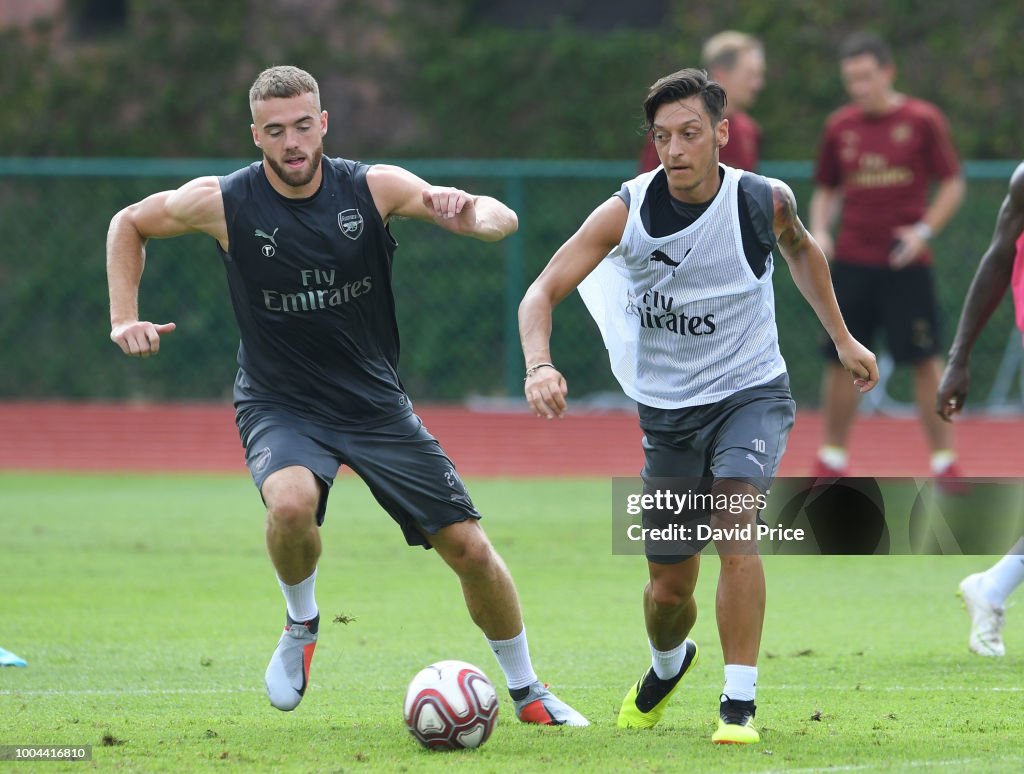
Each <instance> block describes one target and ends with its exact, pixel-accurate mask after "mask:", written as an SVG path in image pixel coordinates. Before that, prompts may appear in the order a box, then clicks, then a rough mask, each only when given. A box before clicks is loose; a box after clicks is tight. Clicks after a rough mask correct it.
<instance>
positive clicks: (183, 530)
mask: <svg viewBox="0 0 1024 774" xmlns="http://www.w3.org/2000/svg"><path fill="white" fill-rule="evenodd" d="M469 486H470V491H471V492H472V493H473V496H474V499H475V501H476V503H477V506H478V507H479V508H480V509H481V511H482V512H483V513H484V514H485V522H484V523H485V525H486V527H487V529H488V532H489V534H490V536H491V538H492V540H493V542H494V543H495V545H496V546H497V547H498V550H499V551H500V552H501V553H502V554H503V556H504V557H505V559H506V561H507V563H508V564H509V566H510V568H511V570H512V572H513V574H514V576H515V578H516V581H517V584H518V587H519V592H520V595H521V597H522V602H523V607H524V611H525V615H526V620H527V627H528V632H529V636H530V642H531V646H532V650H533V655H534V662H535V665H536V667H537V671H538V673H539V674H540V675H541V677H542V679H545V680H547V681H549V682H550V683H551V685H552V688H553V689H554V690H555V691H556V692H557V693H559V694H560V695H561V696H562V697H563V698H565V699H566V700H568V701H570V702H571V703H572V704H574V706H576V707H577V708H578V709H579V710H580V711H582V712H583V713H584V714H586V715H587V716H588V717H589V718H590V719H591V721H592V723H593V725H592V726H591V727H590V728H586V729H558V728H537V727H526V726H522V725H520V724H519V723H518V722H516V721H515V720H514V714H513V712H512V705H511V701H510V700H508V698H507V694H505V692H504V690H501V691H499V693H500V694H501V695H502V705H501V718H500V721H499V724H498V727H497V729H496V730H495V733H494V735H493V736H492V738H491V740H490V741H488V742H487V744H486V745H485V746H484V747H482V748H481V749H479V750H476V751H464V752H458V753H431V752H427V751H425V750H422V749H420V747H419V746H418V745H417V744H416V743H415V742H414V741H413V740H412V738H411V737H410V736H409V734H408V733H407V732H406V730H405V727H404V724H403V721H402V712H401V705H402V698H403V695H404V691H405V686H406V684H407V683H408V681H409V680H410V679H411V678H412V676H413V675H414V674H415V673H416V672H417V671H418V670H419V669H420V668H422V667H423V666H425V665H426V664H428V663H430V662H432V661H435V660H439V659H444V658H457V659H462V660H466V661H470V662H472V663H475V664H477V665H479V666H480V667H482V668H483V669H484V670H485V671H486V672H487V673H488V674H489V675H490V676H491V678H492V679H494V680H495V682H496V683H497V684H498V685H499V687H503V685H504V683H503V681H502V680H501V674H500V670H499V669H498V667H497V664H496V663H495V662H494V660H493V656H492V655H491V654H490V652H489V650H488V648H487V646H486V644H485V643H484V641H483V640H482V638H481V637H480V635H479V634H478V632H477V630H476V629H475V628H474V627H473V625H472V624H471V622H470V621H469V618H468V615H467V614H466V612H465V610H464V608H463V606H462V601H461V595H460V593H459V589H458V585H457V583H456V581H455V578H454V576H453V575H451V573H450V572H449V571H448V570H447V568H445V567H444V566H443V565H442V563H441V562H440V561H439V560H438V559H437V557H436V556H434V555H433V554H432V553H431V552H426V551H423V550H420V549H410V548H407V547H405V544H404V541H403V540H402V537H401V533H400V531H399V530H398V529H397V528H396V527H394V526H393V524H392V523H391V521H390V519H389V518H388V517H387V516H386V515H385V514H384V513H383V512H382V511H380V509H379V508H378V507H377V505H376V503H375V502H374V501H373V500H372V498H371V497H370V495H369V494H368V493H367V492H366V490H365V489H364V487H363V486H362V484H361V483H359V482H358V481H356V480H354V479H352V478H344V479H342V480H340V481H339V483H338V484H337V485H336V487H335V489H334V492H333V494H332V497H331V501H330V506H329V509H328V517H327V522H326V524H325V527H324V545H325V550H324V556H323V558H322V560H321V564H320V575H319V580H318V600H319V603H320V607H321V613H322V617H323V622H322V623H321V629H320V631H321V636H320V642H319V646H318V648H317V656H316V660H315V662H314V665H313V674H312V680H311V687H310V690H309V692H308V693H307V695H306V698H305V700H304V702H303V704H302V705H301V706H300V707H299V708H298V710H296V711H295V712H293V713H287V714H286V713H280V712H278V711H276V710H274V709H273V708H271V707H270V705H269V704H268V702H267V699H266V696H265V695H264V692H263V670H264V668H265V667H266V662H267V660H268V659H269V657H270V653H271V651H272V650H273V647H274V644H275V643H276V640H277V637H278V634H279V631H280V627H281V625H282V623H283V615H284V612H283V608H284V604H283V600H282V598H281V594H280V591H279V590H278V588H277V584H276V581H275V579H274V575H273V572H272V569H271V566H270V564H269V561H268V560H267V558H266V556H265V552H264V547H263V534H262V533H263V515H262V509H261V505H260V501H259V497H258V495H257V494H256V491H255V489H254V488H253V487H252V485H251V483H250V482H249V480H248V479H247V478H245V477H243V476H235V477H230V476H229V477H225V476H171V475H167V476H157V475H152V476H143V475H131V476H128V475H124V476H99V475H42V474H39V475H28V474H25V475H14V474H0V646H2V647H4V648H7V649H8V650H11V651H13V652H15V653H17V654H18V655H20V656H22V657H24V658H25V659H26V660H27V661H28V662H29V666H28V668H26V669H19V668H3V669H0V745H4V744H40V745H42V744H46V745H53V744H59V745H83V744H91V745H92V746H93V762H92V763H85V764H75V768H76V770H77V768H81V767H90V766H91V767H92V768H95V769H98V770H115V769H116V770H128V771H144V772H158V771H170V772H181V771H206V770H220V769H226V768H237V769H240V770H258V771H275V772H278V771H280V772H286V771H289V772H290V771H296V772H320V771H409V772H412V771H417V772H418V771H433V770H445V771H449V770H461V771H469V772H477V771H487V772H490V771H493V772H519V771H524V772H526V771H546V772H549V771H561V770H579V771H594V772H603V771H623V770H630V771H637V772H672V771H686V772H702V771H728V772H731V771H807V770H819V769H830V768H831V769H835V770H839V771H893V770H895V771H899V770H914V771H921V770H924V771H932V770H941V771H950V772H953V771H985V772H999V771H1007V772H1010V771H1014V772H1016V771H1020V770H1022V768H1024V749H1022V745H1021V742H1022V741H1024V722H1022V713H1021V707H1022V705H1024V702H1022V699H1024V679H1022V676H1024V668H1022V667H1024V608H1020V607H1018V608H1017V609H1011V610H1010V612H1009V616H1008V622H1007V626H1006V630H1005V638H1006V641H1007V646H1008V649H1009V651H1010V655H1009V656H1007V657H1006V658H1005V659H1001V660H998V659H997V660H985V659H981V658H979V657H976V656H972V655H970V654H969V653H968V652H967V617H966V615H965V613H964V612H963V610H962V608H961V607H960V604H959V602H958V600H956V598H955V597H954V591H955V589H956V585H957V583H958V582H959V580H960V579H961V578H962V577H963V576H964V575H966V574H967V573H969V572H973V571H975V570H977V569H981V568H983V567H985V566H987V565H988V563H989V560H988V559H985V558H980V557H963V556H958V557H934V556H924V557H916V556H904V557H888V556H881V557H813V556H771V557H767V558H766V560H765V564H766V570H767V575H768V619H767V623H766V629H765V634H764V640H763V645H762V660H761V663H760V676H759V688H758V718H757V720H758V726H759V728H760V729H761V736H762V743H761V744H760V745H756V746H751V747H747V748H734V747H724V748H722V747H717V746H714V745H712V744H711V743H710V735H711V732H712V730H713V729H714V725H715V717H716V714H717V707H718V691H719V690H720V688H721V683H722V658H721V651H720V649H719V647H718V637H717V631H716V629H715V623H714V615H713V599H714V588H715V576H716V574H717V563H718V562H717V559H715V558H714V557H708V558H707V559H706V560H705V562H704V567H703V570H704V577H703V578H702V580H701V584H700V587H699V590H698V604H699V605H700V609H701V613H700V616H699V619H698V622H697V626H696V629H695V631H694V635H693V636H694V637H695V639H697V641H698V642H699V643H700V644H701V646H702V656H701V662H700V664H699V665H698V667H697V668H696V670H695V671H694V672H693V674H692V675H691V676H690V677H688V678H687V683H686V685H685V687H684V689H683V690H682V691H681V692H680V693H679V694H678V698H677V700H676V702H675V703H674V705H673V706H671V707H670V709H669V711H668V713H667V715H666V718H665V721H664V722H663V724H662V725H661V726H659V727H658V728H656V729H654V730H651V731H646V732H641V731H628V732H627V731H623V730H619V729H617V728H616V727H615V716H616V712H617V709H618V705H619V702H620V701H621V698H622V695H623V694H624V692H625V691H626V689H627V687H628V686H629V684H630V683H631V682H632V681H633V680H635V679H636V678H637V677H638V676H639V674H640V673H641V671H642V670H643V669H644V668H645V665H646V664H647V662H648V658H649V655H648V651H647V644H646V639H645V636H644V632H643V625H642V619H641V615H640V607H639V600H640V590H641V587H642V586H643V583H644V581H645V574H646V573H645V568H644V562H643V560H642V559H641V558H640V557H630V556H613V555H612V554H611V529H610V497H611V484H610V482H609V481H606V480H598V479H590V480H557V481H556V480H476V481H470V482H469ZM1019 593H1020V592H1018V594H1019ZM339 616H345V617H350V618H353V619H354V620H353V621H351V622H350V623H348V624H342V623H333V622H332V621H333V619H334V618H336V617H339ZM0 768H2V769H4V770H7V769H8V768H10V769H11V770H17V771H21V770H22V769H24V770H34V769H40V770H46V771H59V770H63V769H67V768H72V766H71V765H70V764H63V763H54V762H45V763H35V764H32V763H22V764H18V765H17V766H15V765H14V764H3V763H0Z"/></svg>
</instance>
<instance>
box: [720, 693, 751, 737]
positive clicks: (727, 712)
mask: <svg viewBox="0 0 1024 774" xmlns="http://www.w3.org/2000/svg"><path fill="white" fill-rule="evenodd" d="M756 712H757V707H756V706H755V705H754V702H752V701H736V700H735V699H730V698H729V697H728V696H726V695H725V694H722V705H721V708H720V709H719V711H718V730H716V731H715V733H713V734H712V735H711V741H712V742H714V743H715V744H754V743H755V742H760V741H761V735H760V734H758V733H757V729H756V728H754V726H753V723H752V722H751V721H753V719H754V713H756Z"/></svg>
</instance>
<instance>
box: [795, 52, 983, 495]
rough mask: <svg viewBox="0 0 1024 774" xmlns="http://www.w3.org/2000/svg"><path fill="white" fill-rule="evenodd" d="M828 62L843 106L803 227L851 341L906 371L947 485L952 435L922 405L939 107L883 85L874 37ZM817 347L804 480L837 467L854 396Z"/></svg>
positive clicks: (941, 147) (946, 194)
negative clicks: (818, 421) (814, 443)
mask: <svg viewBox="0 0 1024 774" xmlns="http://www.w3.org/2000/svg"><path fill="white" fill-rule="evenodd" d="M839 69H840V73H841V76H842V80H843V85H844V86H845V88H846V91H847V93H848V94H849V96H850V99H851V102H850V103H849V104H847V105H845V106H844V107H842V108H840V109H839V110H837V111H836V112H834V113H833V114H832V115H831V116H829V118H828V121H827V123H826V125H825V132H824V136H823V138H822V141H821V147H820V149H819V153H818V160H817V168H816V170H815V176H814V180H815V189H814V194H813V196H812V198H811V207H810V226H811V233H813V234H814V238H815V240H816V241H817V242H818V244H819V245H821V248H822V250H824V252H825V255H826V256H827V257H829V258H830V259H831V262H832V277H833V282H834V285H835V289H836V297H837V298H838V299H839V307H840V308H841V309H842V311H843V317H844V318H845V319H846V320H847V323H848V324H849V326H850V331H851V333H852V334H853V335H854V337H856V338H857V340H858V341H862V342H864V343H865V344H866V345H868V346H871V344H872V342H873V340H874V339H875V336H876V334H877V333H878V332H880V331H884V332H885V335H886V342H887V345H888V350H889V353H890V354H891V355H892V358H893V360H894V361H895V362H896V363H897V364H906V365H910V366H911V367H913V369H914V396H915V401H916V403H917V406H918V410H919V414H920V419H921V422H922V425H923V426H924V430H925V435H926V437H927V442H928V446H929V448H930V449H931V461H930V462H931V471H932V473H933V475H935V476H937V477H939V483H940V485H943V484H944V485H945V486H947V487H949V488H950V489H955V488H956V487H957V486H958V483H957V482H956V478H957V477H958V476H959V475H960V472H959V469H958V467H957V465H956V455H955V453H954V451H953V438H952V431H951V429H950V426H949V425H948V424H947V423H945V422H943V421H942V420H941V419H940V418H939V417H937V416H936V415H935V412H934V410H933V408H932V407H933V403H934V396H935V391H936V389H937V387H938V384H939V376H940V374H941V373H942V359H941V357H939V355H938V352H939V329H938V308H937V307H938V304H937V301H936V296H935V289H934V277H933V270H932V255H931V251H930V250H929V249H928V242H929V241H930V240H931V239H932V237H933V236H935V235H936V234H938V233H939V232H940V231H942V229H943V227H944V226H945V225H946V224H947V223H948V222H949V220H950V218H952V217H953V214H954V213H955V212H956V211H957V209H958V208H959V207H960V204H961V202H962V201H963V197H964V180H963V176H962V174H961V171H960V162H959V160H958V158H957V155H956V151H955V150H954V148H953V143H952V140H951V138H950V134H949V127H948V125H947V123H946V119H945V118H944V116H943V114H942V113H941V111H940V110H939V109H938V108H937V107H936V106H935V105H932V104H930V103H928V102H924V101H922V100H919V99H915V98H913V97H909V96H907V95H905V94H901V93H899V92H897V91H895V90H894V89H893V80H894V78H895V76H896V68H895V65H894V64H893V57H892V53H891V51H890V50H889V47H888V45H886V43H885V42H884V41H883V40H882V39H881V38H879V37H878V36H876V35H873V34H870V33H864V32H859V33H855V34H853V35H850V36H849V37H848V38H846V39H845V40H844V41H843V43H842V44H841V46H840V48H839ZM933 182H936V183H937V185H936V189H935V193H934V195H933V196H932V197H931V200H930V201H929V186H930V184H931V183H933ZM840 211H841V213H842V215H841V222H840V225H839V233H838V236H837V238H836V240H835V242H834V243H833V241H832V234H831V229H832V227H833V224H834V223H835V222H836V220H837V218H838V217H839V215H840ZM822 352H823V354H824V356H825V357H826V359H827V360H828V361H829V365H827V366H826V369H825V374H824V380H823V388H822V401H823V406H822V410H823V414H824V425H825V428H824V433H825V437H824V442H823V444H822V446H821V447H820V449H819V450H818V454H817V459H816V460H815V465H814V475H815V476H817V477H824V478H830V477H838V476H842V475H845V474H846V472H847V466H848V462H849V455H848V453H847V443H848V439H849V435H850V430H851V428H852V426H853V422H854V419H855V416H856V413H857V406H858V403H859V395H858V393H857V392H856V391H855V390H851V389H850V386H849V384H848V383H847V380H846V378H845V371H844V369H843V367H842V365H841V364H840V363H839V362H838V361H837V360H836V353H835V348H834V347H833V346H832V344H831V342H828V341H826V342H824V346H823V349H822Z"/></svg>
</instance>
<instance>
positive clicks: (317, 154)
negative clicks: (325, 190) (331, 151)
mask: <svg viewBox="0 0 1024 774" xmlns="http://www.w3.org/2000/svg"><path fill="white" fill-rule="evenodd" d="M323 155H324V146H323V145H320V147H318V148H317V149H316V150H315V151H313V153H312V155H310V157H309V160H310V162H311V163H310V165H309V169H308V170H300V169H294V170H293V169H288V167H286V166H284V165H283V164H279V163H278V162H277V161H276V160H275V159H272V158H270V156H267V155H266V154H264V158H265V159H266V160H267V163H268V164H269V165H270V168H271V169H272V170H274V173H275V174H276V175H277V176H278V177H279V178H281V180H283V181H284V182H285V184H286V185H290V186H291V187H292V188H302V187H303V186H305V185H309V183H311V182H312V181H313V178H314V177H316V173H317V170H319V169H320V161H321V159H323Z"/></svg>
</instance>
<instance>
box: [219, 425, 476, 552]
mask: <svg viewBox="0 0 1024 774" xmlns="http://www.w3.org/2000/svg"><path fill="white" fill-rule="evenodd" d="M235 422H236V424H237V425H238V432H239V435H240V436H241V438H242V445H243V446H245V462H246V465H248V467H249V473H250V474H251V475H252V478H253V481H254V482H255V483H256V487H257V488H258V489H260V490H261V491H262V489H263V482H264V481H266V480H267V477H268V476H270V474H271V473H274V472H275V471H278V470H281V469H282V468H287V467H290V466H293V465H298V466H301V467H304V468H308V469H309V470H310V471H311V472H312V473H313V475H314V476H316V477H317V479H319V480H320V482H321V484H322V485H321V491H322V494H321V497H320V507H319V510H318V512H317V524H323V521H324V514H325V511H326V508H327V495H328V492H329V490H330V487H331V485H332V484H333V483H334V477H335V476H336V475H337V472H338V468H339V467H340V466H341V465H348V466H349V467H350V468H351V469H352V470H353V471H354V472H355V473H356V474H357V475H358V476H359V477H360V478H361V479H362V480H363V481H364V482H365V483H366V485H367V486H368V487H369V488H370V491H371V492H372V493H373V496H374V497H375V498H376V499H377V502H378V503H380V504H381V507H383V508H384V510H385V511H387V512H388V514H389V515H390V516H391V518H392V519H394V520H395V522H397V523H398V525H399V526H400V527H401V528H402V532H403V533H404V534H405V540H406V542H407V543H408V544H409V545H411V546H417V545H418V546H424V547H429V543H428V541H427V539H426V537H425V536H424V533H426V534H429V535H433V534H434V533H436V532H437V531H438V530H440V529H442V528H443V527H447V526H448V525H450V524H455V523H457V522H460V521H465V520H466V519H470V518H472V519H479V518H480V514H479V513H478V512H477V510H476V508H475V507H474V506H473V502H472V500H470V498H469V493H468V492H467V491H466V487H465V485H464V484H463V483H462V479H460V478H459V474H458V473H457V472H456V470H455V465H454V464H453V463H452V461H451V460H450V459H449V458H448V456H447V455H446V454H445V453H444V451H443V450H442V449H441V445H440V444H439V443H438V442H437V439H436V438H434V436H432V435H431V434H430V433H429V432H427V429H426V428H425V427H424V426H423V422H422V421H421V420H420V418H419V417H418V416H416V415H415V414H409V415H408V416H406V417H403V418H401V419H398V420H395V421H393V422H389V423H387V424H384V425H380V426H378V427H369V428H367V427H361V428H344V427H340V426H330V425H325V424H323V423H320V422H314V421H311V420H309V419H307V418H305V417H300V416H297V415H296V414H294V413H292V412H289V411H286V410H284V409H281V408H280V407H277V406H246V407H244V408H241V409H239V410H238V411H237V412H236V416H235Z"/></svg>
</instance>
